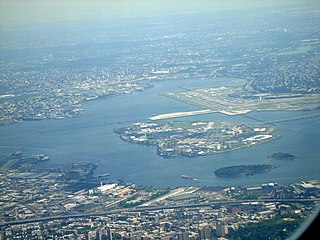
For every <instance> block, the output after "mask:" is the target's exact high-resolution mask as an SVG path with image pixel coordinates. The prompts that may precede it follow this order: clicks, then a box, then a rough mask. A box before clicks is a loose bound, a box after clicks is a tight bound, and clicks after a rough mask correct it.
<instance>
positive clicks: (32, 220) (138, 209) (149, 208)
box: [0, 198, 320, 227]
mask: <svg viewBox="0 0 320 240" xmlns="http://www.w3.org/2000/svg"><path fill="white" fill-rule="evenodd" d="M319 201H320V198H317V199H309V198H304V199H252V200H241V201H213V202H208V203H201V204H187V205H167V206H163V205H162V206H140V207H139V206H138V207H132V208H124V209H115V210H109V211H104V212H95V213H85V214H73V215H59V216H51V217H41V218H30V219H25V220H19V221H10V222H2V223H0V227H3V226H9V225H10V226H12V225H18V224H28V223H35V222H47V221H53V220H63V219H70V218H84V217H98V216H107V215H111V214H117V213H121V212H141V211H157V210H165V209H178V208H200V207H211V206H220V205H238V204H242V203H250V202H252V203H254V202H261V203H263V202H283V203H296V202H301V203H306V202H319Z"/></svg>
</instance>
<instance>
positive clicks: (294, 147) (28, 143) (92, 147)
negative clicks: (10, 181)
mask: <svg viewBox="0 0 320 240" xmlns="http://www.w3.org/2000/svg"><path fill="white" fill-rule="evenodd" d="M242 83H243V81H235V80H230V79H220V80H217V79H215V80H194V81H163V82H157V83H155V85H154V87H153V88H151V89H148V90H146V91H145V92H143V93H139V94H132V95H122V96H116V97H106V98H103V99H100V100H97V101H93V102H90V103H89V104H88V105H87V106H86V107H85V115H84V116H82V117H79V118H75V119H64V120H45V121H34V122H25V123H19V124H15V125H10V126H2V127H0V154H8V153H12V152H14V151H17V150H22V151H23V152H25V153H26V154H35V153H45V154H48V155H49V156H50V159H51V160H50V162H52V163H73V162H83V161H90V162H95V163H98V164H99V167H98V169H97V172H98V173H107V172H110V173H111V179H112V180H116V179H122V180H124V181H126V182H133V183H136V184H137V185H152V186H157V187H170V186H178V185H215V186H218V185H219V186H227V185H248V184H256V183H266V182H279V183H290V182H296V181H301V180H310V179H318V178H319V177H320V121H319V119H314V120H300V121H293V122H286V123H281V124H278V126H279V127H281V130H280V131H279V134H280V135H281V138H280V139H278V140H276V141H273V142H269V143H266V144H262V145H259V146H255V147H251V148H247V149H242V150H237V151H232V152H227V153H222V154H217V155H211V156H205V157H197V158H185V157H177V158H172V159H165V158H162V157H159V156H157V155H156V152H155V148H154V147H152V146H143V145H135V144H129V143H126V142H123V141H121V140H120V138H119V136H118V135H116V134H114V133H113V129H114V128H117V127H119V126H123V125H126V124H130V123H132V122H136V121H146V120H147V118H148V117H150V116H152V115H153V114H161V113H168V112H175V111H188V110H196V109H197V108H196V107H193V106H189V105H187V104H184V103H180V102H177V101H174V100H172V99H169V98H166V97H164V96H161V95H159V94H161V93H166V92H169V91H178V90H181V89H182V88H199V87H211V86H212V87H213V86H235V85H239V84H240V85H241V84H242ZM318 112H319V111H318ZM311 113H315V112H287V111H284V112H254V113H250V114H248V116H250V117H254V118H257V119H261V120H274V119H282V118H288V117H297V116H303V115H305V114H311ZM190 119H193V120H194V119H197V120H214V119H219V120H225V121H235V122H236V121H239V122H250V121H252V120H250V119H248V118H246V117H245V116H232V117H230V116H225V115H222V114H208V115H199V116H193V117H186V118H181V119H177V120H190ZM279 151H281V152H289V153H292V154H294V155H296V156H297V158H295V159H294V160H290V161H285V160H282V161H280V160H272V161H271V160H269V159H267V156H268V155H270V154H271V153H274V152H279ZM256 163H260V164H262V163H264V164H272V165H275V166H278V168H276V169H273V170H272V171H269V172H266V173H263V174H259V175H255V176H250V177H240V178H236V179H221V178H217V177H215V175H214V174H213V171H214V170H215V169H217V168H220V167H224V166H230V165H235V164H236V165H238V164H256ZM181 174H185V175H191V176H193V177H195V178H197V179H199V181H192V180H186V179H182V178H181V177H180V175H181Z"/></svg>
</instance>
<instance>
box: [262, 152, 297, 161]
mask: <svg viewBox="0 0 320 240" xmlns="http://www.w3.org/2000/svg"><path fill="white" fill-rule="evenodd" d="M268 158H270V159H273V160H283V159H294V158H295V156H294V155H292V154H290V153H283V152H278V153H273V154H271V155H269V156H268Z"/></svg>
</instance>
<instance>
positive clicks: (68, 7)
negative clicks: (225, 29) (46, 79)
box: [0, 0, 317, 30]
mask: <svg viewBox="0 0 320 240" xmlns="http://www.w3.org/2000/svg"><path fill="white" fill-rule="evenodd" d="M306 2H313V3H317V1H312V0H310V1H303V3H301V1H297V0H286V1H281V2H279V1H252V0H241V1H234V0H232V1H222V0H217V1H208V0H200V1H194V0H187V1H178V0H173V1H169V0H162V1H160V0H149V1H148V0H137V1H130V0H120V1H114V0H111V1H101V0H94V1H88V0H77V1H76V0H57V1H49V0H30V1H26V0H0V26H1V28H2V30H3V28H4V27H19V26H23V25H26V24H27V25H28V24H45V23H55V22H64V21H95V20H110V19H121V18H132V17H133V18H137V17H151V16H161V15H179V14H188V13H197V12H217V11H225V10H238V9H239V10H243V9H250V8H255V7H272V6H281V5H286V4H305V3H306Z"/></svg>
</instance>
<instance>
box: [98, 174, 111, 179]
mask: <svg viewBox="0 0 320 240" xmlns="http://www.w3.org/2000/svg"><path fill="white" fill-rule="evenodd" d="M109 176H110V173H105V174H99V175H98V176H97V177H98V178H99V179H104V178H107V177H109Z"/></svg>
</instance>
